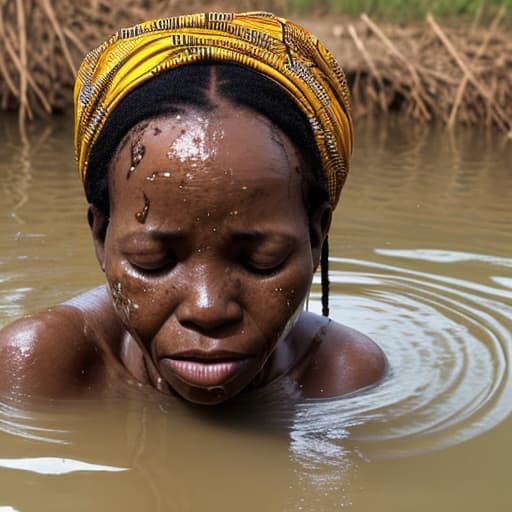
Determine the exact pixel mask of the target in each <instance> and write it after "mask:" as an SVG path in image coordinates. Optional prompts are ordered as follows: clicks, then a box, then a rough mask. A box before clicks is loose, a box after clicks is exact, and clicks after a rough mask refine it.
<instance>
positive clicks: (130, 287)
mask: <svg viewBox="0 0 512 512" xmlns="http://www.w3.org/2000/svg"><path fill="white" fill-rule="evenodd" d="M303 165H304V164H303V163H302V161H301V158H300V156H299V154H298V152H297V151H296V149H295V148H294V146H293V145H292V143H291V142H290V141H289V139H288V138H287V137H286V136H285V135H284V134H283V133H282V132H281V131H280V130H279V129H277V128H276V127H275V126H273V125H272V124H271V123H270V122H269V121H268V120H267V119H266V118H264V117H262V116H260V115H259V114H257V113H255V112H253V111H251V110H248V109H245V108H241V107H235V106H232V105H230V104H228V103H219V104H218V105H217V107H216V108H215V109H213V110H212V111H210V112H203V111H200V110H195V109H193V108H191V107H185V106H184V107H182V108H181V110H180V112H179V113H178V114H176V115H169V116H166V117H162V118H158V119H153V120H149V121H147V122H144V123H142V124H140V125H138V126H137V127H136V128H135V129H132V130H131V132H130V133H129V134H128V136H127V137H126V139H125V141H124V143H121V145H120V148H119V151H118V153H117V154H116V156H115V157H114V159H113V161H112V163H111V167H110V174H109V191H110V200H111V203H110V204H111V212H110V218H109V219H106V218H104V216H103V215H102V214H101V212H99V211H98V210H96V209H95V208H91V209H90V214H89V219H90V224H91V229H92V234H93V240H94V245H95V250H96V255H97V258H98V261H99V263H100V265H101V267H102V269H103V270H104V272H105V276H106V280H107V286H105V287H101V288H99V289H96V290H93V291H91V292H89V293H87V294H84V295H83V296H80V297H77V298H75V299H72V300H71V301H69V302H68V303H66V304H64V305H61V306H57V307H56V308H53V309H51V310H48V311H46V312H42V313H40V314H38V315H35V316H33V317H29V318H27V319H23V320H20V321H17V322H15V323H14V324H11V325H10V326H8V327H6V328H5V329H4V330H3V331H2V332H0V358H1V359H0V388H1V389H2V390H3V391H4V392H16V393H21V394H25V393H26V394H34V395H42V396H54V397H58V396H68V395H75V394H82V393H98V392H101V390H102V389H105V388H106V387H109V386H111V385H114V383H115V381H116V380H117V379H123V378H126V373H127V372H129V373H130V374H131V375H132V376H134V377H135V378H136V379H137V380H139V381H141V382H143V383H147V384H150V385H152V386H154V387H155V388H157V389H159V390H160V391H162V392H164V393H177V394H179V395H180V396H182V397H183V398H185V399H187V400H189V401H192V402H196V403H204V404H215V403H219V402H222V401H224V400H227V399H229V398H231V397H233V396H234V395H236V394H238V393H240V392H241V391H242V390H244V389H246V388H250V387H252V386H255V385H264V384H265V383H268V382H270V381H272V380H274V379H276V378H279V377H282V376H284V375H287V376H289V377H290V378H291V379H292V380H294V381H295V382H296V383H297V385H299V386H300V387H301V388H302V389H303V392H304V394H305V395H306V396H332V395H339V394H343V393H346V392H350V391H354V390H356V389H359V388H361V387H365V386H368V385H371V384H374V383H375V382H377V381H378V380H379V379H380V378H381V377H382V375H383V373H384V369H385V359H384V356H383V354H382V353H381V351H380V350H379V349H378V347H377V346H376V345H375V344H374V343H373V342H372V341H371V340H370V339H368V338H367V337H366V336H364V335H362V334H361V333H358V332H356V331H354V330H352V329H350V328H348V327H345V326H341V325H339V324H336V323H335V322H332V321H330V320H328V319H325V318H322V317H319V316H316V315H313V314H310V313H305V312H303V302H304V300H305V297H306V296H307V293H308V290H309V287H310V284H311V280H312V276H313V273H314V271H315V269H316V267H317V266H318V264H319V259H320V249H321V245H322V242H323V240H324V238H325V236H326V233H327V229H328V227H329V222H330V208H329V206H328V205H327V204H325V205H323V206H322V207H321V208H319V209H318V211H317V212H315V213H314V214H313V215H312V216H308V213H307V211H306V209H305V204H304V197H305V184H304V180H303V174H302V166H303Z"/></svg>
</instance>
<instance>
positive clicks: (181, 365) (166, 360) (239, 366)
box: [158, 352, 252, 388]
mask: <svg viewBox="0 0 512 512" xmlns="http://www.w3.org/2000/svg"><path fill="white" fill-rule="evenodd" d="M251 360H252V357H247V356H242V355H240V354H234V353H230V352H216V353H201V352H189V353H182V354H178V355H173V356H171V357H163V358H161V359H160V361H159V364H158V366H159V368H160V370H161V371H162V373H163V374H164V375H168V376H169V377H170V376H176V377H178V378H179V379H180V380H182V381H184V382H185V383H187V384H190V385H193V386H199V387H205V388H208V387H214V386H221V385H223V384H226V383H227V382H229V381H230V380H232V379H233V378H234V377H235V376H237V375H239V374H240V373H242V372H243V371H244V369H245V368H246V367H247V366H248V365H249V364H250V362H251Z"/></svg>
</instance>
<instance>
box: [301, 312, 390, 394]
mask: <svg viewBox="0 0 512 512" xmlns="http://www.w3.org/2000/svg"><path fill="white" fill-rule="evenodd" d="M307 315H308V317H309V318H307V319H306V322H307V323H308V324H309V325H310V327H309V329H307V330H309V331H310V332H313V330H314V335H313V341H312V343H311V351H310V354H309V356H308V357H307V359H306V360H305V361H304V364H303V365H302V371H301V373H300V377H299V378H298V382H299V384H300V385H301V386H302V387H303V392H304V395H305V396H308V397H328V396H337V395H342V394H346V393H350V392H352V391H356V390H358V389H362V388H365V387H368V386H371V385H373V384H376V383H378V382H379V381H380V380H381V379H382V378H383V376H384V375H385V373H386V369H387V362H386V357H385V355H384V353H383V352H382V350H381V349H380V348H379V346H378V345H377V344H376V343H375V342H374V341H373V340H371V339H370V338H369V337H368V336H366V335H364V334H363V333H361V332H359V331H357V330H355V329H352V328H350V327H347V326H345V325H342V324H339V323H337V322H335V321H333V320H330V319H327V318H323V317H319V316H318V315H313V314H310V313H309V314H307Z"/></svg>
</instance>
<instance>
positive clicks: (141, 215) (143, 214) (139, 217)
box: [135, 192, 150, 224]
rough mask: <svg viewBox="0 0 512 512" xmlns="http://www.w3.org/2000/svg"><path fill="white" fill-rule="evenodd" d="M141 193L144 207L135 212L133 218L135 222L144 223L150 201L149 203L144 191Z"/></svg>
mask: <svg viewBox="0 0 512 512" xmlns="http://www.w3.org/2000/svg"><path fill="white" fill-rule="evenodd" d="M142 194H143V195H144V207H143V208H142V210H141V211H140V212H137V213H136V214H135V219H136V220H137V222H140V223H141V224H144V223H145V222H146V219H147V217H148V213H149V204H150V203H149V199H148V196H147V195H146V194H145V193H144V192H143V193H142Z"/></svg>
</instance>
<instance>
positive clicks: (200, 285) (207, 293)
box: [176, 268, 243, 335]
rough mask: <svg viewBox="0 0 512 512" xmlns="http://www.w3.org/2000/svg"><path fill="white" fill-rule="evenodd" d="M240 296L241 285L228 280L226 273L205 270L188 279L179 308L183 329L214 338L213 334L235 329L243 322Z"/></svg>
mask: <svg viewBox="0 0 512 512" xmlns="http://www.w3.org/2000/svg"><path fill="white" fill-rule="evenodd" d="M238 295H239V284H237V283H236V282H233V281H232V280H231V279H229V278H228V279H226V276H225V275H224V273H223V272H222V271H220V272H212V271H208V270H207V269H206V268H204V269H202V270H201V272H194V274H193V275H191V276H190V277H189V279H188V280H187V283H186V285H185V286H184V289H183V295H182V300H181V302H180V304H179V306H178V307H177V309H176V316H177V319H178V321H179V322H180V324H181V325H182V326H183V327H186V328H188V329H194V330H196V331H199V332H202V333H207V334H210V335H213V332H212V331H219V329H224V328H226V327H230V326H234V325H235V324H237V323H238V322H240V321H241V320H242V317H243V311H242V307H241V305H240V303H239V301H238ZM217 334H220V333H219V332H217Z"/></svg>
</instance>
